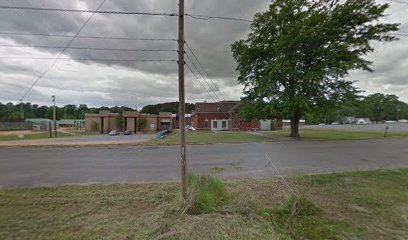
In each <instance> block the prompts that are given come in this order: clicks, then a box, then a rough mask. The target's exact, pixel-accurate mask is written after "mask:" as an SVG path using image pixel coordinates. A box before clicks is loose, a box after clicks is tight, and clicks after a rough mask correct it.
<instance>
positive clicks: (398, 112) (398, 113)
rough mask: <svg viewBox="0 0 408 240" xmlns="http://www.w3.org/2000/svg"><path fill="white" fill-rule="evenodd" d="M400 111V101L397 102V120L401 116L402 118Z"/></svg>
mask: <svg viewBox="0 0 408 240" xmlns="http://www.w3.org/2000/svg"><path fill="white" fill-rule="evenodd" d="M400 111H401V109H400V106H399V103H397V122H398V121H399V118H400Z"/></svg>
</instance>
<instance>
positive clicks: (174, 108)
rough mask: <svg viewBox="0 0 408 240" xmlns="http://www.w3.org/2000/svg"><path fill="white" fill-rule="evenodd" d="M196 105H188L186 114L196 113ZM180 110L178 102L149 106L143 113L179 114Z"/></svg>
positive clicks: (144, 108) (143, 109)
mask: <svg viewBox="0 0 408 240" xmlns="http://www.w3.org/2000/svg"><path fill="white" fill-rule="evenodd" d="M194 107H195V104H194V103H186V113H192V112H193V111H194ZM178 108H179V103H178V102H167V103H160V104H155V105H147V106H145V107H143V108H142V111H140V112H141V113H150V114H159V112H172V113H177V112H178Z"/></svg>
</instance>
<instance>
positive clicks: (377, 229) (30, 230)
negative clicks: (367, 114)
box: [0, 169, 408, 240]
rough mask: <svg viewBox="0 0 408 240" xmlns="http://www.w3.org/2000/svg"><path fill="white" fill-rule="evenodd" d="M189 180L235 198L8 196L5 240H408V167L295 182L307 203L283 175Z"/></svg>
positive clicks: (141, 193)
mask: <svg viewBox="0 0 408 240" xmlns="http://www.w3.org/2000/svg"><path fill="white" fill-rule="evenodd" d="M203 179H204V180H203ZM190 181H193V182H200V181H203V183H204V184H201V186H200V189H202V190H204V191H205V192H207V191H210V192H211V194H210V195H211V196H212V197H211V198H212V199H213V200H215V201H218V198H219V199H224V198H225V194H224V193H226V192H227V193H231V194H235V197H234V198H230V199H228V201H221V203H220V204H219V203H211V204H212V206H216V207H212V208H211V211H210V213H207V214H199V215H190V214H185V215H183V214H182V212H183V209H182V208H181V206H180V199H179V193H180V191H179V184H178V183H160V184H159V183H157V184H140V185H135V184H133V185H92V186H63V187H49V188H18V189H2V190H0V239H367V240H368V239H376V240H388V239H397V240H399V239H400V240H403V239H404V240H405V239H408V191H407V189H408V169H399V170H377V171H367V172H354V173H339V174H330V175H318V176H298V177H292V178H288V179H287V181H288V182H289V184H290V185H291V186H292V188H293V189H294V190H295V192H296V193H297V195H299V196H300V197H298V198H294V197H293V196H292V195H290V194H289V192H288V191H287V188H286V187H285V185H284V184H283V183H282V181H280V180H279V179H275V178H272V179H257V180H255V179H250V178H244V179H235V180H230V181H229V182H227V183H223V182H222V181H220V180H217V179H214V178H207V177H204V178H201V177H197V176H195V177H193V178H190ZM193 185H194V184H193ZM203 186H204V187H203ZM190 187H192V185H191V183H190ZM215 196H217V197H215ZM214 197H215V198H217V199H215V198H214ZM213 200H211V201H207V200H205V201H204V202H212V201H213ZM294 206H295V208H294ZM204 212H205V211H204Z"/></svg>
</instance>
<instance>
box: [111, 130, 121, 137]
mask: <svg viewBox="0 0 408 240" xmlns="http://www.w3.org/2000/svg"><path fill="white" fill-rule="evenodd" d="M117 135H119V133H118V131H116V130H112V131H110V132H109V136H117Z"/></svg>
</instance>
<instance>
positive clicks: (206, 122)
mask: <svg viewBox="0 0 408 240" xmlns="http://www.w3.org/2000/svg"><path fill="white" fill-rule="evenodd" d="M204 128H208V120H205V121H204Z"/></svg>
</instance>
